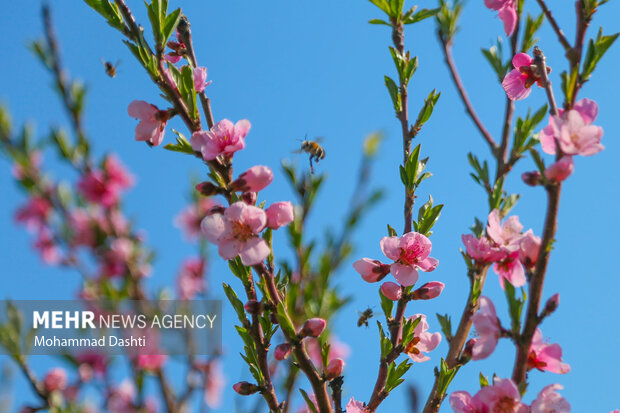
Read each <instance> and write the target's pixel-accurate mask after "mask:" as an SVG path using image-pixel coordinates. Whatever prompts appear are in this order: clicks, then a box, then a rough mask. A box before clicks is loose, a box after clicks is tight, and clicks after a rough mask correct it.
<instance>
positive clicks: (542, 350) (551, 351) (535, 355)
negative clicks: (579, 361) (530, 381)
mask: <svg viewBox="0 0 620 413" xmlns="http://www.w3.org/2000/svg"><path fill="white" fill-rule="evenodd" d="M527 365H528V369H533V368H537V369H538V370H540V371H543V370H547V371H550V372H551V373H558V374H566V373H568V372H569V371H570V366H569V365H568V364H566V363H562V347H560V345H559V344H547V343H544V342H543V339H542V333H541V331H540V329H538V328H537V329H536V331H535V332H534V336H533V337H532V345H531V346H530V354H529V357H528V361H527Z"/></svg>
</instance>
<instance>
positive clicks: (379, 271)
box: [353, 258, 390, 283]
mask: <svg viewBox="0 0 620 413" xmlns="http://www.w3.org/2000/svg"><path fill="white" fill-rule="evenodd" d="M353 268H355V271H357V272H358V273H359V274H360V275H361V276H362V278H363V279H364V281H366V282H369V283H374V282H377V281H381V280H382V279H383V278H385V276H386V275H388V274H389V273H390V265H389V264H384V263H382V262H381V261H379V260H372V259H370V258H362V259H361V260H357V261H355V262H354V263H353Z"/></svg>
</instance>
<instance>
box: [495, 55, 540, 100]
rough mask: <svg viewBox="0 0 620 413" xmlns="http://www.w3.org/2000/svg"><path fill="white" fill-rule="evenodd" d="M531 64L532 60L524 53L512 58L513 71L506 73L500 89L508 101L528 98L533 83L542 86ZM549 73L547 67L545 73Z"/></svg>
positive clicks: (536, 71)
mask: <svg viewBox="0 0 620 413" xmlns="http://www.w3.org/2000/svg"><path fill="white" fill-rule="evenodd" d="M533 63H534V60H533V59H532V58H531V56H529V55H528V54H525V53H517V54H516V55H515V56H514V57H513V58H512V65H513V66H514V69H512V70H511V71H510V72H508V74H507V75H506V77H504V80H503V81H502V87H503V88H504V90H505V91H506V95H508V98H509V99H510V100H521V99H525V98H526V97H528V96H529V94H530V92H531V91H532V89H531V87H532V85H533V84H534V83H537V84H538V85H539V86H542V79H541V77H540V75H539V74H538V69H537V68H536V66H535V65H533ZM550 71H551V68H550V67H549V66H547V72H550Z"/></svg>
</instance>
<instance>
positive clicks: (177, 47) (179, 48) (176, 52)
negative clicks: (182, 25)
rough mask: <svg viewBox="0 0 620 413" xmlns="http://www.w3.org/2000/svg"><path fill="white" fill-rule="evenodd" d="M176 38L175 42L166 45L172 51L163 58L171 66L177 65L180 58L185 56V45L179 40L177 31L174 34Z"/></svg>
mask: <svg viewBox="0 0 620 413" xmlns="http://www.w3.org/2000/svg"><path fill="white" fill-rule="evenodd" d="M176 38H177V41H176V42H175V41H172V40H171V41H169V42H168V43H167V44H166V46H168V47H169V48H170V49H172V51H171V52H168V53H167V54H166V56H165V57H164V58H165V59H166V60H167V61H168V62H170V63H172V64H175V63H178V62H179V61H180V60H181V58H182V57H184V56H185V53H187V48H186V46H185V43H183V41H182V40H181V36H180V35H179V32H178V31H177V32H176Z"/></svg>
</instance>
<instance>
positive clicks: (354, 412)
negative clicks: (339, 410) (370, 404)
mask: <svg viewBox="0 0 620 413" xmlns="http://www.w3.org/2000/svg"><path fill="white" fill-rule="evenodd" d="M345 409H346V411H347V413H366V409H365V408H364V403H362V402H359V401H357V400H355V399H354V398H353V397H351V399H350V400H349V403H347V405H346V406H345Z"/></svg>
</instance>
